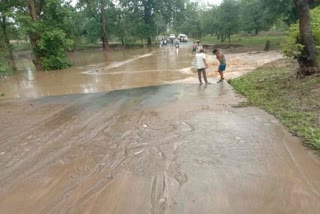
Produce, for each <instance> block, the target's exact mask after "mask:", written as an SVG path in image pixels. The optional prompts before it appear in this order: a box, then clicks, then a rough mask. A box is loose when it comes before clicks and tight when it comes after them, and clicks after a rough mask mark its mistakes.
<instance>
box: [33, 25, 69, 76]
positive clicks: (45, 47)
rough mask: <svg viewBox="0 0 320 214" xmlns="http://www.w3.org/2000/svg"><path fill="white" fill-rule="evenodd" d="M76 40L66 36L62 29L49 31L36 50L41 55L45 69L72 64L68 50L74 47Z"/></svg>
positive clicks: (44, 34)
mask: <svg viewBox="0 0 320 214" xmlns="http://www.w3.org/2000/svg"><path fill="white" fill-rule="evenodd" d="M73 43H74V41H73V40H71V39H67V38H66V34H65V33H64V32H63V31H62V30H52V31H47V32H45V33H43V34H42V35H41V39H40V41H39V43H38V45H37V48H36V49H35V52H36V53H37V54H38V55H39V56H41V62H42V65H43V69H45V70H55V69H64V68H67V67H70V66H71V63H70V62H69V60H68V56H67V54H66V52H67V51H68V50H70V49H71V48H72V45H73Z"/></svg>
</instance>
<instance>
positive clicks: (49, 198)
mask: <svg viewBox="0 0 320 214" xmlns="http://www.w3.org/2000/svg"><path fill="white" fill-rule="evenodd" d="M141 59H142V58H141ZM138 61H139V60H138ZM186 61H187V60H186ZM133 62H135V61H132V62H128V66H129V64H130V63H133ZM186 63H187V62H186ZM137 66H138V62H137ZM168 66H170V64H169V65H168ZM181 67H184V66H183V65H182V66H181ZM105 68H106V67H100V69H101V70H103V69H105ZM168 70H169V69H168ZM112 71H113V70H112ZM101 72H103V71H101ZM182 73H183V72H182ZM159 79H160V80H161V81H164V80H162V79H161V78H159ZM146 81H147V80H146ZM188 81H189V80H188ZM147 82H148V81H147ZM196 82H197V80H196V77H194V76H192V79H191V80H190V82H188V83H176V84H166V85H158V86H152V87H139V88H134V89H125V90H115V91H110V92H100V93H92V94H90V93H89V94H72V95H60V96H49V97H42V98H36V99H30V98H23V99H4V100H1V102H0V119H1V123H0V142H1V143H0V168H1V173H0V210H1V213H10V214H11V213H121V214H122V213H123V214H127V213H137V214H144V213H152V214H158V213H170V214H171V213H172V214H175V213H183V214H184V213H190V214H191V213H201V214H202V213H227V214H228V213H230V214H231V213H232V214H233V213H240V214H242V213H243V214H247V213H266V214H267V213H290V214H291V213H297V214H298V213H308V214H309V213H310V214H313V213H314V214H317V213H320V204H319V200H320V159H319V157H318V156H317V155H316V154H314V153H313V152H312V151H310V150H309V149H307V148H305V147H303V146H302V145H301V143H300V142H299V140H298V139H297V138H295V137H293V136H291V134H289V133H288V131H287V130H286V129H285V128H284V127H283V126H282V125H281V124H279V122H278V121H277V120H276V119H275V118H274V117H272V116H270V115H269V114H267V113H265V112H264V111H262V110H259V109H257V108H253V107H250V108H237V107H236V105H237V104H239V102H241V101H244V98H242V97H241V96H239V95H237V94H236V93H235V92H234V91H233V89H232V88H231V86H230V85H228V84H227V83H226V82H225V83H223V84H209V85H198V84H196ZM148 84H149V82H148Z"/></svg>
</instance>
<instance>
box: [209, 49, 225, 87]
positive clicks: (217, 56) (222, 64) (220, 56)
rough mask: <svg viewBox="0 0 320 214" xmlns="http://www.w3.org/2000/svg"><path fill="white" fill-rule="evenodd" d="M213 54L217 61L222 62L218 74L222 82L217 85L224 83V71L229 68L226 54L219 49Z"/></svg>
mask: <svg viewBox="0 0 320 214" xmlns="http://www.w3.org/2000/svg"><path fill="white" fill-rule="evenodd" d="M212 53H213V54H214V55H216V58H217V60H219V62H220V65H219V67H218V72H219V74H220V80H219V81H218V82H217V83H220V82H223V80H224V77H223V71H224V70H226V67H227V64H226V59H225V57H224V54H223V53H222V52H221V51H219V50H217V49H214V50H213V51H212Z"/></svg>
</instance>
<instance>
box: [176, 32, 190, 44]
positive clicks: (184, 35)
mask: <svg viewBox="0 0 320 214" xmlns="http://www.w3.org/2000/svg"><path fill="white" fill-rule="evenodd" d="M178 39H179V40H180V42H188V36H187V35H186V34H182V33H180V34H179V35H178Z"/></svg>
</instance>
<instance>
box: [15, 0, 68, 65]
mask: <svg viewBox="0 0 320 214" xmlns="http://www.w3.org/2000/svg"><path fill="white" fill-rule="evenodd" d="M27 6H28V11H29V18H27V17H21V18H20V19H21V22H22V23H23V27H24V28H25V29H27V31H28V33H29V38H30V43H31V46H32V49H33V54H34V57H35V59H34V60H33V62H34V64H35V67H36V69H37V70H43V69H44V70H54V69H63V68H66V67H69V66H70V65H71V63H70V62H69V60H68V56H67V51H68V50H70V49H71V47H72V45H73V43H74V42H73V40H72V39H71V38H70V35H69V34H68V32H69V31H70V29H72V28H74V26H73V25H72V23H71V22H70V21H69V20H70V16H71V15H70V12H71V11H70V8H69V5H68V4H65V3H64V1H63V0H28V1H27Z"/></svg>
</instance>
